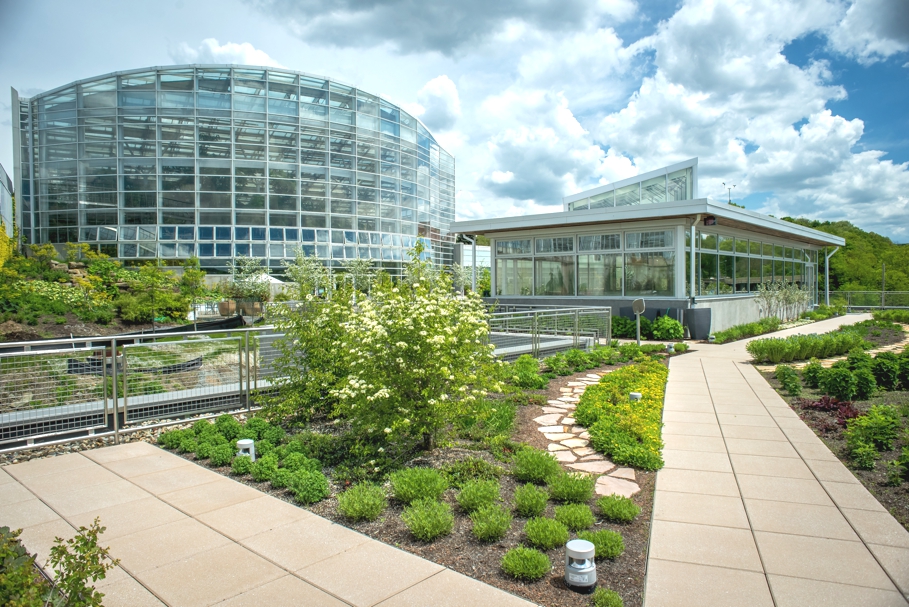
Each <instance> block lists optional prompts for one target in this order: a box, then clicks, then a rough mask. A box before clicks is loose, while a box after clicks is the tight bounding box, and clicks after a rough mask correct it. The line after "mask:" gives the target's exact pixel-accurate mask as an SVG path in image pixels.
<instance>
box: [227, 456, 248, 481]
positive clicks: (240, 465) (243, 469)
mask: <svg viewBox="0 0 909 607" xmlns="http://www.w3.org/2000/svg"><path fill="white" fill-rule="evenodd" d="M252 468H253V461H252V458H251V457H249V456H247V455H238V456H236V457H235V458H234V459H233V461H231V462H230V471H231V472H233V473H234V474H236V475H237V476H243V475H244V474H249V473H250V472H252Z"/></svg>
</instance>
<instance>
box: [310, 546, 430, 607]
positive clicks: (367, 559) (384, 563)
mask: <svg viewBox="0 0 909 607" xmlns="http://www.w3.org/2000/svg"><path fill="white" fill-rule="evenodd" d="M443 569H444V567H442V566H441V565H437V564H435V563H431V562H429V561H427V560H425V559H421V558H419V557H417V556H414V555H412V554H410V553H408V552H404V551H403V550H398V549H397V548H393V547H391V546H388V545H386V544H382V543H380V542H366V543H363V544H359V545H357V546H355V547H353V548H351V549H349V550H347V551H346V552H344V553H342V554H337V555H335V556H333V557H330V558H328V559H325V560H323V561H320V562H318V563H315V564H313V565H310V566H309V567H306V568H304V569H302V570H300V571H298V572H297V575H299V576H300V577H301V578H303V579H304V580H306V581H308V582H310V583H311V584H313V585H315V586H318V587H319V588H322V589H323V590H326V591H328V592H330V593H331V594H333V595H335V596H337V597H340V598H341V599H343V600H344V601H346V602H348V603H350V604H351V605H354V606H356V607H369V606H371V605H375V604H376V603H379V602H381V601H383V600H385V599H387V598H389V597H391V596H393V595H395V594H398V593H399V592H402V591H404V590H406V589H408V588H410V587H411V586H413V585H414V584H418V583H419V582H422V581H423V580H425V579H427V578H429V577H430V576H432V575H435V574H436V573H439V572H440V571H442V570H443ZM351 571H357V572H359V575H358V582H357V583H351V577H350V572H351Z"/></svg>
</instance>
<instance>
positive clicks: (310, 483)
mask: <svg viewBox="0 0 909 607" xmlns="http://www.w3.org/2000/svg"><path fill="white" fill-rule="evenodd" d="M291 474H292V476H291V477H290V481H289V482H288V484H287V488H288V489H290V491H291V493H293V494H294V498H296V500H297V501H298V502H300V503H303V504H315V503H316V502H318V501H321V500H323V499H325V498H326V497H328V495H329V489H328V479H327V478H325V475H324V474H322V473H321V472H318V471H313V470H307V469H305V468H300V469H298V470H296V471H294V472H292V473H291Z"/></svg>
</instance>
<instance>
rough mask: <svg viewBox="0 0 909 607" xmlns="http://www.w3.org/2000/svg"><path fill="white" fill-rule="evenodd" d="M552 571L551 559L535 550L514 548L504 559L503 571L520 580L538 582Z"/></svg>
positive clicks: (520, 547)
mask: <svg viewBox="0 0 909 607" xmlns="http://www.w3.org/2000/svg"><path fill="white" fill-rule="evenodd" d="M551 570H552V563H551V562H550V561H549V557H548V556H546V555H545V554H543V553H542V552H540V551H539V550H534V549H533V548H525V547H524V546H519V547H517V548H512V549H511V550H509V551H508V552H506V553H505V556H503V557H502V571H504V572H505V573H507V574H508V575H510V576H511V577H513V578H517V579H519V580H528V581H533V580H538V579H540V578H542V577H543V576H545V575H546V574H547V573H549V572H550V571H551Z"/></svg>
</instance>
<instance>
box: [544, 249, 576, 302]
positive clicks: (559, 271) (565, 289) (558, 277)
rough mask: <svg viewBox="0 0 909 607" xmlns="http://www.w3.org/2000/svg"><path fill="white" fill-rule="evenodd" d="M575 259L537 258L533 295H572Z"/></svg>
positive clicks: (559, 257)
mask: <svg viewBox="0 0 909 607" xmlns="http://www.w3.org/2000/svg"><path fill="white" fill-rule="evenodd" d="M574 266H575V258H574V257H573V256H571V257H568V256H565V257H561V256H558V257H537V258H536V259H535V260H534V271H535V276H536V291H535V295H574V272H575V267H574Z"/></svg>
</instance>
